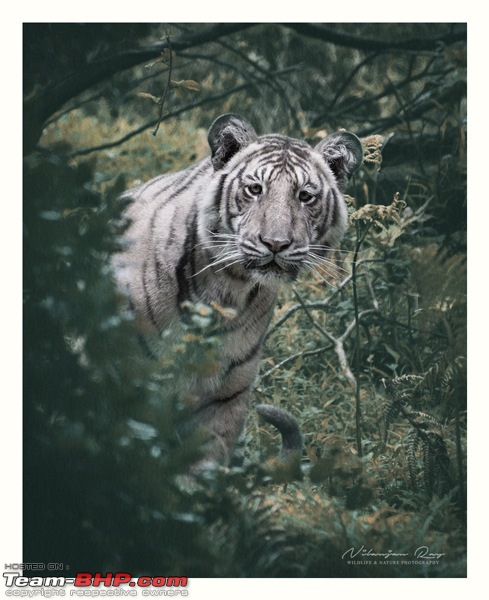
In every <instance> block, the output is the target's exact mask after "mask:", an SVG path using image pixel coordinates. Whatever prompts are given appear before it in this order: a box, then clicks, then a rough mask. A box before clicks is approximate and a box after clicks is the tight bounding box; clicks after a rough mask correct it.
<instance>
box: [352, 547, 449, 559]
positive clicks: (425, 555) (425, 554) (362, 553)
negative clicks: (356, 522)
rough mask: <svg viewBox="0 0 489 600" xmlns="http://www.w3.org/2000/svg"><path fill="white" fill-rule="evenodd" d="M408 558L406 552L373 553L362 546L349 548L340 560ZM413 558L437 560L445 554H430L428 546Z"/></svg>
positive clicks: (419, 550) (370, 549)
mask: <svg viewBox="0 0 489 600" xmlns="http://www.w3.org/2000/svg"><path fill="white" fill-rule="evenodd" d="M407 556H410V554H409V553H408V552H393V551H392V550H387V552H375V551H374V550H373V548H369V549H367V548H365V546H362V547H361V548H359V549H358V550H357V549H356V548H349V549H348V550H347V551H346V552H345V553H344V554H343V556H342V557H341V558H343V559H344V558H357V559H358V558H384V559H386V558H406V557H407ZM413 556H414V558H416V559H423V560H426V561H430V560H439V559H440V558H441V557H442V556H445V553H440V552H430V549H429V548H428V546H419V548H416V550H415V551H414V552H413Z"/></svg>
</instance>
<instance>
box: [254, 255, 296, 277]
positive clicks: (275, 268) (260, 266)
mask: <svg viewBox="0 0 489 600" xmlns="http://www.w3.org/2000/svg"><path fill="white" fill-rule="evenodd" d="M277 258H278V257H277V256H274V257H271V258H270V259H269V260H268V261H267V262H263V259H262V260H257V259H252V260H249V261H248V262H247V263H246V269H247V270H248V271H251V272H254V273H258V274H263V275H272V276H274V277H278V278H285V279H295V278H296V277H297V275H298V273H299V270H300V264H298V263H288V262H286V261H284V260H283V259H282V260H280V258H279V259H278V260H277Z"/></svg>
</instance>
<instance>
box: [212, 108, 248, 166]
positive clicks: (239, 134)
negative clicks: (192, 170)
mask: <svg viewBox="0 0 489 600" xmlns="http://www.w3.org/2000/svg"><path fill="white" fill-rule="evenodd" d="M257 137H258V136H257V135H256V133H255V130H254V129H253V126H252V125H250V123H248V121H246V119H243V118H242V117H240V116H238V115H234V114H226V115H221V116H220V117H218V118H217V119H216V120H215V121H214V123H212V125H211V127H210V129H209V133H208V135H207V140H208V142H209V146H210V148H211V150H212V159H211V160H212V164H213V166H214V169H215V170H216V171H217V170H219V169H222V167H223V166H224V165H225V164H226V163H227V162H228V161H229V160H230V159H231V158H232V157H233V156H234V155H235V154H236V153H237V152H238V151H239V150H241V148H244V147H245V146H248V144H251V142H254V141H255V140H256V139H257Z"/></svg>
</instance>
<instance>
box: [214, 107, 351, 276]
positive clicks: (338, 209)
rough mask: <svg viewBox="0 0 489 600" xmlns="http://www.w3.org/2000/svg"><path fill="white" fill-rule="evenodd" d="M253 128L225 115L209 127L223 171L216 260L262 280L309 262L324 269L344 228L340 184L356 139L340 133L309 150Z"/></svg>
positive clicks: (216, 162)
mask: <svg viewBox="0 0 489 600" xmlns="http://www.w3.org/2000/svg"><path fill="white" fill-rule="evenodd" d="M221 119H224V120H225V121H224V123H223V122H220V120H221ZM213 128H214V129H215V130H217V131H216V132H215V137H213V134H212V132H213ZM226 128H227V129H226ZM249 128H251V125H249V124H247V123H246V122H245V121H243V120H242V119H241V118H239V117H235V116H234V115H225V116H224V117H220V119H218V121H217V122H216V123H215V124H214V125H213V126H212V127H211V130H210V132H209V142H210V145H211V149H212V150H213V162H214V165H215V168H216V170H219V171H220V183H219V192H218V197H219V218H218V221H217V223H215V224H214V226H213V227H212V231H211V235H212V236H213V242H214V256H215V257H216V263H217V264H220V265H222V268H225V267H226V266H230V265H233V266H234V268H235V269H236V268H241V269H242V270H244V271H246V272H247V273H248V274H249V275H250V276H251V277H252V278H254V279H256V280H258V281H261V282H272V281H273V280H280V279H286V280H287V279H288V280H293V279H295V278H296V277H297V275H298V274H299V272H300V271H301V270H302V269H303V268H304V267H309V268H312V269H314V268H317V267H318V266H320V267H323V270H324V271H326V274H327V273H328V266H329V264H330V263H329V261H328V259H327V254H328V251H329V250H330V249H331V248H332V247H335V246H337V244H338V243H339V241H340V240H341V238H342V236H343V234H344V233H345V230H346V227H347V212H346V207H345V202H344V199H343V196H342V194H341V191H340V188H341V186H342V185H343V184H344V182H345V180H346V179H347V178H348V176H349V175H350V174H351V173H352V172H353V170H355V169H356V168H357V167H358V166H359V164H360V162H361V158H362V149H361V145H360V142H359V140H358V138H356V137H355V136H353V134H348V133H346V132H342V133H340V134H336V135H334V136H331V138H327V139H326V140H325V141H323V142H321V143H320V144H319V145H318V146H317V147H316V148H312V147H311V146H309V145H308V144H306V143H305V142H302V141H299V140H295V139H292V138H288V137H284V136H281V135H267V136H262V137H260V138H257V137H256V134H254V131H253V130H250V129H249ZM233 131H234V134H233V133H232V132H233ZM238 131H239V135H238V134H237V132H238ZM246 136H248V138H249V139H248V142H247V143H246V142H244V141H243V140H244V139H246ZM235 138H238V139H239V140H241V143H240V144H239V143H238V142H236V140H235ZM233 140H234V141H233ZM223 147H224V150H227V152H228V154H229V156H226V154H225V152H224V151H223Z"/></svg>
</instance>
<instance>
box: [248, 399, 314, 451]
mask: <svg viewBox="0 0 489 600" xmlns="http://www.w3.org/2000/svg"><path fill="white" fill-rule="evenodd" d="M256 411H257V413H258V414H259V415H260V417H261V418H262V419H263V420H264V421H266V422H267V423H270V425H273V426H274V427H275V428H276V429H278V431H279V432H280V435H281V436H282V448H281V449H280V453H279V457H280V458H281V459H282V460H283V461H285V462H289V461H291V460H292V459H294V458H300V457H301V454H302V448H303V445H304V441H303V439H302V433H301V430H300V427H299V424H298V423H297V421H296V420H295V418H294V417H293V416H292V415H291V414H290V413H289V412H288V411H286V410H285V409H284V408H279V407H278V406H270V405H269V404H258V406H257V407H256Z"/></svg>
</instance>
